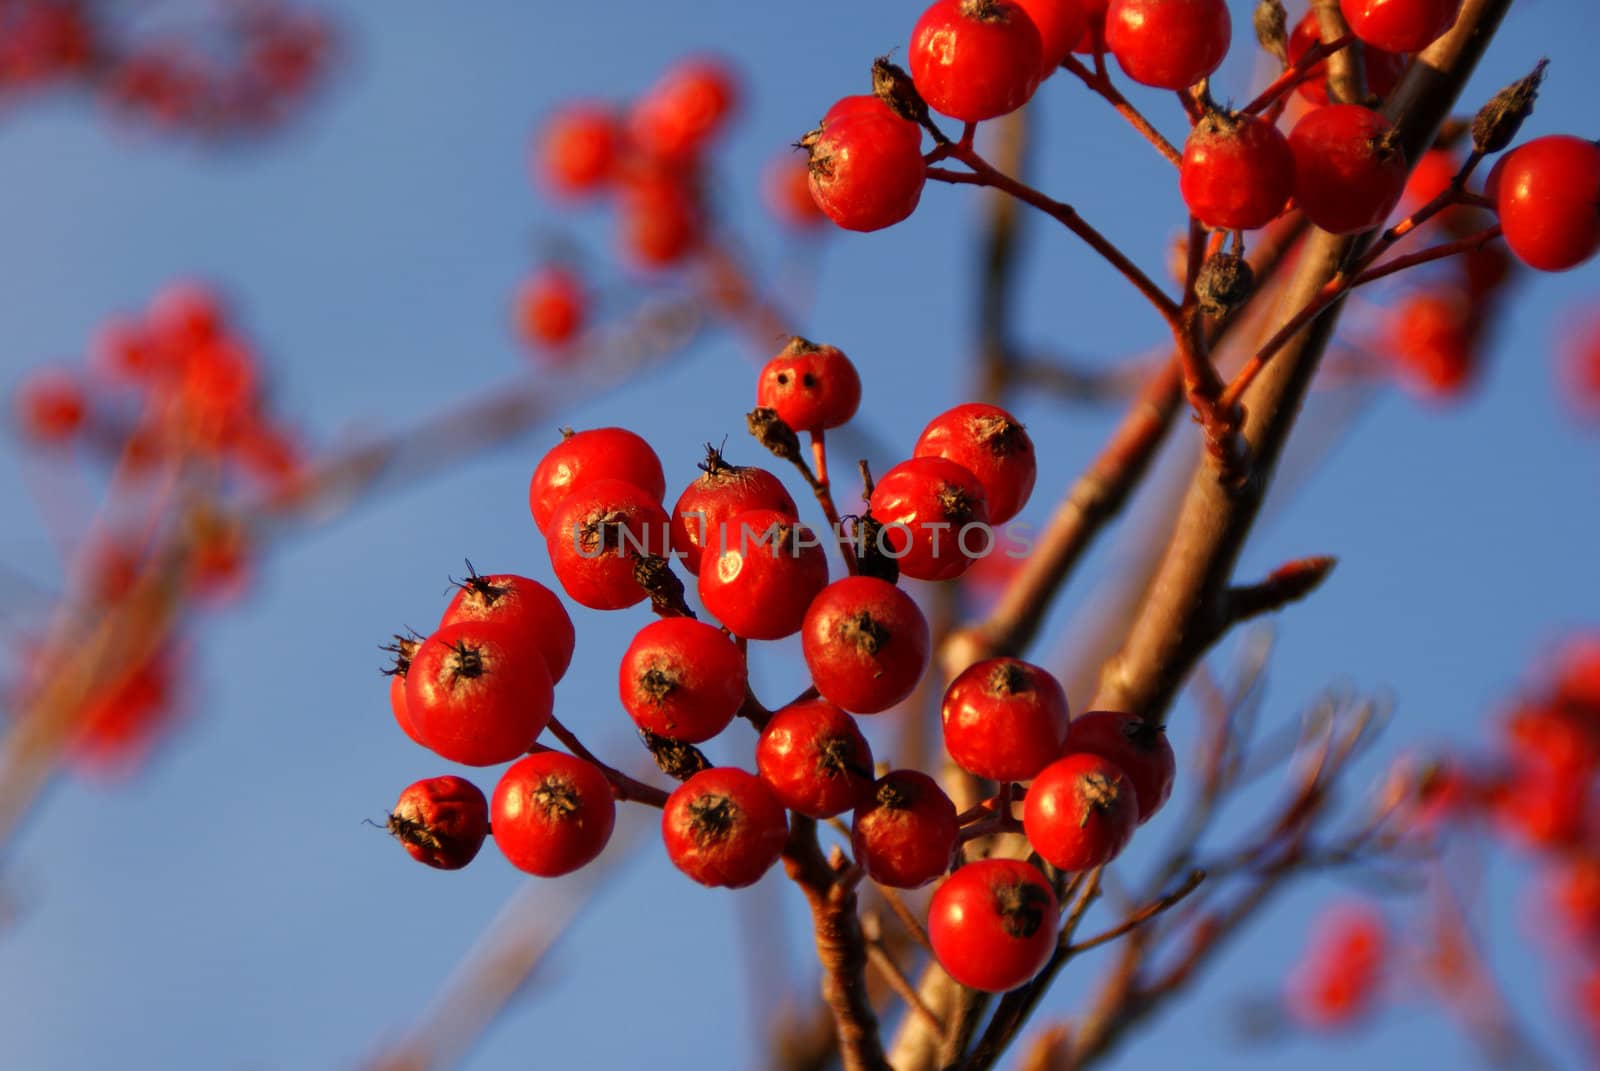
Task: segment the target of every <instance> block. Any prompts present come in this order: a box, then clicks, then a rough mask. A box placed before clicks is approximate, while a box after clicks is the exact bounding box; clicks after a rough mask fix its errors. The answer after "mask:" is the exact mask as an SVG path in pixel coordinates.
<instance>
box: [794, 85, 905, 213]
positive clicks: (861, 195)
mask: <svg viewBox="0 0 1600 1071" xmlns="http://www.w3.org/2000/svg"><path fill="white" fill-rule="evenodd" d="M863 99H870V100H872V101H873V102H874V103H875V104H876V105H877V108H876V109H868V108H865V107H855V106H852V107H851V108H850V109H848V110H840V107H839V105H840V104H844V103H845V102H846V101H859V100H863ZM835 112H838V114H835ZM829 115H830V116H832V118H824V120H823V123H822V126H820V127H818V128H817V129H816V130H814V131H812V132H811V133H809V134H807V135H806V136H805V137H804V138H802V139H801V141H800V145H801V147H802V148H804V149H805V150H806V152H807V154H808V163H807V176H808V182H809V186H810V189H811V197H812V199H813V200H814V201H816V203H817V207H818V208H820V209H822V212H823V214H824V215H826V216H827V217H828V218H829V219H831V220H832V221H833V222H834V223H835V224H836V225H837V226H840V227H843V228H844V229H845V230H847V231H876V230H882V229H883V228H884V227H890V226H893V225H894V224H896V223H899V222H900V221H901V220H903V219H905V218H906V217H907V216H909V215H911V213H912V212H914V211H916V208H917V203H918V202H919V201H921V200H922V187H923V186H924V185H926V183H927V181H928V164H927V162H926V161H925V160H923V158H922V148H921V134H920V132H919V131H918V130H917V126H916V124H915V123H912V122H911V121H909V120H907V119H902V118H900V116H898V115H895V114H894V112H892V111H891V110H890V109H889V106H888V105H886V104H884V103H883V102H882V101H880V100H878V98H876V97H871V98H860V97H846V98H845V100H844V101H840V102H839V104H836V105H834V108H833V110H831V111H830V112H829Z"/></svg>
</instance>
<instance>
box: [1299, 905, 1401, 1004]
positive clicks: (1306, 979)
mask: <svg viewBox="0 0 1600 1071" xmlns="http://www.w3.org/2000/svg"><path fill="white" fill-rule="evenodd" d="M1388 943H1389V941H1388V934H1387V930H1386V928H1385V926H1384V923H1383V919H1382V917H1381V916H1379V915H1378V914H1377V913H1375V912H1374V911H1372V910H1371V909H1370V908H1367V907H1365V906H1353V905H1340V906H1338V907H1336V908H1334V909H1332V910H1330V911H1327V912H1325V913H1324V914H1323V915H1322V917H1321V918H1320V919H1318V920H1317V921H1316V923H1315V924H1314V926H1313V927H1312V931H1311V940H1310V944H1309V946H1308V948H1307V949H1306V953H1305V958H1304V959H1303V960H1302V961H1301V962H1300V964H1299V966H1297V967H1296V969H1295V971H1294V973H1293V974H1292V975H1291V976H1290V979H1289V992H1288V1001H1287V1003H1288V1008H1289V1011H1290V1014H1292V1015H1293V1016H1294V1017H1295V1018H1296V1019H1297V1020H1299V1021H1300V1022H1301V1023H1302V1024H1303V1025H1305V1026H1308V1027H1311V1028H1313V1029H1320V1030H1331V1029H1336V1028H1339V1027H1344V1026H1349V1025H1351V1024H1352V1023H1354V1022H1356V1021H1357V1020H1359V1019H1360V1018H1361V1017H1362V1016H1364V1015H1366V1014H1367V1013H1368V1012H1369V1011H1371V1009H1372V1008H1373V1007H1374V1005H1375V1003H1376V1000H1377V997H1378V995H1379V992H1378V988H1379V984H1380V982H1381V981H1382V973H1383V967H1384V961H1385V959H1386V958H1387V954H1388V950H1387V946H1388Z"/></svg>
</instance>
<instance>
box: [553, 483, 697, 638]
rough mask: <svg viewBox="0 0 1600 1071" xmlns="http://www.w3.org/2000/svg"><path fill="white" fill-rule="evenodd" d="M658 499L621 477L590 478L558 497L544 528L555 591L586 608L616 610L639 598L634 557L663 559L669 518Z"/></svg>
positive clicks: (642, 593)
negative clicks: (557, 585)
mask: <svg viewBox="0 0 1600 1071" xmlns="http://www.w3.org/2000/svg"><path fill="white" fill-rule="evenodd" d="M659 501H660V497H659V496H658V495H656V494H654V493H646V492H645V491H642V490H640V489H639V488H638V487H636V486H635V485H633V484H631V483H626V482H624V481H622V480H590V479H588V478H587V473H585V479H584V482H583V484H582V486H581V487H580V488H579V489H578V490H576V491H574V492H573V493H571V494H569V495H567V496H566V497H565V498H563V499H562V500H561V505H560V506H558V507H557V508H556V511H555V514H554V515H553V516H551V518H550V524H549V526H548V527H546V528H545V532H544V536H545V545H546V547H547V549H548V550H549V551H550V567H551V568H552V569H553V570H554V571H555V574H556V579H557V580H559V581H560V582H561V590H562V591H565V592H566V593H567V595H568V597H569V598H571V599H572V600H573V601H575V602H577V603H578V604H579V605H581V606H587V607H588V608H589V609H591V610H622V609H626V608H627V607H629V606H633V605H635V604H636V603H639V602H641V601H643V600H644V598H645V595H646V592H645V589H644V588H643V587H641V586H640V585H639V582H638V581H637V580H635V579H634V575H633V573H634V562H635V560H636V559H637V558H639V557H640V556H655V557H666V555H667V554H668V553H669V551H670V535H669V531H670V527H671V522H670V521H668V520H667V515H666V513H664V512H663V511H662V509H661V507H660V506H659V505H657V504H656V503H657V502H659Z"/></svg>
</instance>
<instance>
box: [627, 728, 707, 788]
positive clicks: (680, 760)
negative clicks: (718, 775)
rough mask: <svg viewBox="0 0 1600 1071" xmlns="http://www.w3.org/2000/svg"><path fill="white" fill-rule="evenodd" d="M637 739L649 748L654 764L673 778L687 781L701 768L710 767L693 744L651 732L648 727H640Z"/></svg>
mask: <svg viewBox="0 0 1600 1071" xmlns="http://www.w3.org/2000/svg"><path fill="white" fill-rule="evenodd" d="M639 739H641V740H643V741H644V746H645V747H647V748H649V749H650V756H651V758H653V759H655V760H656V766H657V767H659V768H660V770H661V772H662V773H664V774H666V775H667V776H668V777H670V778H672V779H673V780H676V781H687V780H689V778H691V777H693V776H694V775H695V774H697V773H699V772H700V771H701V770H709V769H711V763H710V762H709V761H707V759H706V757H705V755H704V754H702V753H701V751H700V749H699V748H697V747H695V746H694V745H693V744H686V743H684V742H683V741H682V740H674V739H672V737H670V736H662V735H661V734H660V733H653V732H651V731H650V730H649V729H640V730H639Z"/></svg>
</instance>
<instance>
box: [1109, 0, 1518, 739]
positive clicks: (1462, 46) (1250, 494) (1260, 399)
mask: <svg viewBox="0 0 1600 1071" xmlns="http://www.w3.org/2000/svg"><path fill="white" fill-rule="evenodd" d="M1508 5H1509V0H1468V3H1467V4H1466V5H1465V6H1464V7H1463V9H1462V13H1461V16H1460V18H1459V19H1458V20H1457V23H1456V26H1455V28H1454V29H1453V30H1451V31H1450V33H1448V34H1447V35H1445V37H1443V38H1441V39H1440V40H1439V41H1437V42H1435V43H1434V44H1433V45H1431V46H1430V47H1429V48H1428V49H1427V50H1426V51H1425V52H1423V53H1422V54H1421V55H1420V56H1419V57H1418V58H1417V59H1416V60H1415V61H1413V63H1412V65H1411V67H1410V69H1409V72H1408V74H1407V76H1406V78H1405V79H1404V80H1403V82H1402V83H1401V85H1400V86H1399V88H1398V89H1397V90H1396V91H1395V93H1394V95H1393V97H1392V98H1391V99H1390V102H1389V104H1388V106H1387V107H1388V114H1389V116H1390V118H1391V119H1392V120H1393V121H1394V122H1395V124H1396V129H1397V131H1398V134H1399V138H1400V142H1401V146H1402V148H1403V150H1404V151H1405V153H1406V158H1407V159H1416V158H1417V157H1418V156H1419V155H1420V153H1421V150H1422V149H1423V148H1425V147H1426V146H1427V145H1428V144H1430V143H1431V142H1432V140H1433V138H1434V135H1435V134H1436V133H1437V131H1438V129H1439V126H1440V124H1441V123H1442V122H1443V121H1444V119H1445V118H1446V117H1447V115H1448V114H1449V109H1450V107H1451V106H1452V104H1453V103H1454V102H1455V99H1456V97H1457V95H1458V94H1459V93H1460V91H1461V89H1462V87H1463V86H1464V85H1465V83H1466V79H1467V77H1468V76H1469V75H1470V74H1471V72H1472V70H1473V68H1474V67H1475V66H1476V64H1477V61H1478V58H1479V56H1480V55H1481V54H1482V52H1483V49H1484V47H1485V46H1486V45H1487V43H1488V40H1489V38H1490V36H1492V34H1493V31H1494V29H1495V27H1496V26H1498V24H1499V22H1500V19H1501V18H1502V17H1503V16H1504V14H1505V11H1506V8H1507V7H1508ZM1366 242H1367V240H1366V239H1362V238H1359V237H1355V238H1351V237H1338V236H1334V235H1329V234H1326V233H1321V232H1319V233H1317V234H1315V235H1314V236H1313V237H1312V238H1311V239H1310V240H1309V241H1308V244H1307V247H1306V249H1305V250H1304V252H1303V254H1302V259H1301V264H1300V270H1299V272H1298V273H1297V275H1296V277H1295V278H1294V279H1293V280H1292V281H1291V283H1290V286H1289V290H1288V293H1287V294H1286V302H1285V307H1288V308H1302V307H1304V306H1305V305H1307V304H1308V303H1310V302H1311V301H1313V300H1315V298H1316V296H1317V295H1318V294H1319V293H1320V292H1321V291H1322V290H1323V288H1324V287H1326V286H1327V285H1328V283H1329V281H1330V280H1332V279H1333V278H1335V277H1336V276H1337V275H1338V273H1339V272H1340V270H1341V269H1343V268H1344V267H1345V265H1347V264H1349V263H1351V262H1352V261H1353V260H1355V259H1356V258H1357V257H1359V255H1360V253H1361V251H1362V250H1363V249H1364V248H1365V246H1366ZM1336 321H1337V310H1336V309H1332V310H1329V312H1328V314H1326V315H1324V316H1321V317H1319V318H1317V319H1316V320H1314V321H1313V322H1311V323H1310V324H1309V325H1308V326H1307V327H1306V328H1305V330H1303V331H1301V332H1300V333H1298V334H1297V335H1296V336H1295V337H1294V338H1293V339H1292V340H1291V341H1290V342H1289V343H1288V344H1287V345H1286V346H1285V347H1284V348H1283V349H1282V350H1281V351H1280V352H1279V353H1278V356H1277V358H1276V359H1275V360H1274V361H1273V362H1272V363H1271V364H1270V365H1269V366H1267V368H1266V369H1265V370H1264V371H1263V372H1262V373H1261V374H1260V375H1259V376H1257V377H1256V379H1255V381H1254V383H1252V385H1251V387H1250V389H1249V390H1248V391H1247V392H1245V394H1244V396H1243V397H1242V399H1241V401H1242V404H1243V406H1244V409H1245V420H1244V428H1243V431H1244V436H1245V439H1246V441H1247V442H1248V444H1249V448H1250V450H1251V454H1252V473H1251V477H1250V479H1249V480H1248V481H1247V482H1246V483H1245V484H1244V485H1243V486H1241V487H1240V488H1238V489H1236V490H1235V489H1230V488H1228V487H1225V486H1223V485H1222V484H1220V483H1219V482H1218V480H1217V479H1216V476H1215V474H1214V473H1213V472H1211V471H1209V470H1207V469H1206V468H1205V467H1202V468H1201V470H1200V471H1198V472H1197V473H1196V475H1195V477H1194V479H1193V480H1192V481H1191V484H1190V488H1189V491H1188V494H1187V495H1186V497H1185V499H1184V503H1183V506H1182V507H1181V511H1180V514H1179V518H1178V522H1177V525H1176V527H1175V530H1174V533H1173V537H1172V540H1171V542H1170V543H1169V544H1168V548H1167V551H1166V554H1165V556H1164V557H1163V560H1162V562H1161V565H1160V566H1159V567H1158V569H1157V572H1156V576H1155V578H1154V581H1153V583H1152V584H1151V587H1150V591H1149V595H1148V596H1147V598H1146V600H1145V602H1144V605H1143V606H1142V607H1141V608H1140V611H1139V613H1138V615H1137V617H1136V619H1135V621H1134V624H1133V626H1132V628H1131V630H1130V632H1129V634H1128V636H1127V637H1126V639H1125V641H1124V644H1123V647H1122V650H1121V651H1120V652H1119V653H1118V654H1117V655H1116V656H1115V657H1114V658H1113V659H1112V661H1111V663H1110V664H1109V665H1107V666H1106V668H1105V671H1104V673H1103V674H1102V677H1101V683H1100V687H1099V689H1098V692H1097V694H1096V696H1095V699H1094V706H1096V707H1098V708H1102V709H1107V710H1127V711H1131V712H1134V713H1139V714H1143V715H1145V716H1149V717H1160V716H1161V715H1162V714H1163V713H1164V712H1165V710H1166V708H1167V706H1168V705H1169V703H1170V702H1171V700H1172V697H1173V696H1174V695H1175V694H1176V692H1177V690H1178V688H1179V686H1180V685H1181V684H1182V682H1183V680H1184V678H1185V677H1187V676H1188V674H1189V671H1190V670H1191V669H1192V668H1193V666H1194V664H1195V662H1196V661H1197V660H1198V659H1199V657H1200V656H1201V655H1202V654H1203V653H1204V651H1205V650H1206V648H1207V647H1208V646H1209V645H1210V643H1211V642H1212V640H1211V638H1213V637H1215V636H1217V635H1218V634H1219V626H1218V622H1219V620H1220V619H1221V615H1222V614H1223V613H1224V612H1225V609H1226V601H1227V600H1226V598H1225V594H1226V591H1227V586H1228V581H1229V576H1230V574H1231V573H1232V570H1233V564H1234V561H1235V560H1236V559H1237V557H1238V554H1239V551H1240V549H1241V548H1242V546H1243V544H1244V540H1245V537H1246V536H1247V535H1248V534H1249V532H1250V529H1251V526H1252V524H1253V523H1254V521H1255V517H1256V514H1257V512H1258V511H1259V509H1260V507H1261V502H1262V499H1263V496H1264V495H1265V492H1266V488H1267V485H1268V484H1269V483H1270V481H1271V478H1272V470H1273V467H1274V466H1275V464H1276V462H1277V460H1278V457H1279V455H1280V454H1281V452H1282V449H1283V446H1284V443H1285V442H1286V441H1287V439H1288V436H1289V432H1290V430H1291V429H1292V428H1293V426H1294V421H1295V417H1296V416H1297V414H1298V411H1299V407H1300V402H1301V400H1302V399H1303V397H1304V396H1305V393H1306V390H1307V388H1308V387H1309V385H1310V382H1311V377H1312V374H1313V373H1314V372H1315V371H1316V367H1317V363H1318V361H1319V359H1320V358H1321V356H1322V353H1323V351H1324V349H1325V348H1326V346H1327V343H1328V341H1329V339H1330V338H1331V337H1332V334H1333V329H1334V326H1335V324H1336Z"/></svg>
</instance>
